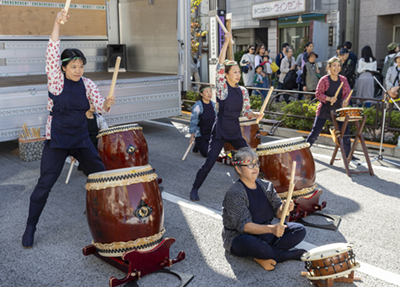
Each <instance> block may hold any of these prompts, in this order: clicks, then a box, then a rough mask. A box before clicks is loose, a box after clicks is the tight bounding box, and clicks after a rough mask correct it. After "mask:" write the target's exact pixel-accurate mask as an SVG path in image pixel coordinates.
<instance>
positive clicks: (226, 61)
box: [225, 60, 238, 66]
mask: <svg viewBox="0 0 400 287" xmlns="http://www.w3.org/2000/svg"><path fill="white" fill-rule="evenodd" d="M237 64H238V63H237V62H236V61H232V60H225V66H235V65H237Z"/></svg>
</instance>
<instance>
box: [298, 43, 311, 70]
mask: <svg viewBox="0 0 400 287" xmlns="http://www.w3.org/2000/svg"><path fill="white" fill-rule="evenodd" d="M304 50H305V51H304V53H303V60H302V63H301V68H304V64H305V63H306V62H307V61H308V54H309V53H311V52H312V51H314V44H313V42H308V43H307V44H306V45H305V46H304Z"/></svg>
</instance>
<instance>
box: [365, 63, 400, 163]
mask: <svg viewBox="0 0 400 287" xmlns="http://www.w3.org/2000/svg"><path fill="white" fill-rule="evenodd" d="M365 71H366V72H370V73H371V74H372V77H373V78H374V80H375V81H376V82H377V83H378V85H379V86H380V87H381V88H382V90H383V91H384V101H385V103H384V107H383V119H382V128H381V143H380V146H379V154H378V155H377V156H376V157H375V158H374V159H373V160H371V162H373V161H376V160H383V161H386V162H388V163H391V164H393V165H397V166H400V164H399V163H396V162H393V161H391V160H388V159H385V158H383V155H382V145H383V138H384V135H385V122H386V110H387V109H388V106H389V101H390V100H392V97H391V96H389V93H388V91H387V90H386V89H385V88H384V87H383V86H382V84H381V83H380V82H379V80H378V79H377V78H376V77H375V74H377V72H376V71H370V70H365ZM392 102H393V104H394V105H395V106H396V108H397V109H398V110H399V111H400V107H399V106H398V104H397V103H396V102H395V101H394V100H392ZM363 163H364V162H363ZM363 163H359V164H358V165H361V164H363Z"/></svg>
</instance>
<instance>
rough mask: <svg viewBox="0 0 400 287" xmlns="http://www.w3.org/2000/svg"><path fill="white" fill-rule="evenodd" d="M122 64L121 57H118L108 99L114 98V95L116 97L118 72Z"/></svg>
mask: <svg viewBox="0 0 400 287" xmlns="http://www.w3.org/2000/svg"><path fill="white" fill-rule="evenodd" d="M120 64H121V57H117V60H116V61H115V68H114V74H113V77H112V81H111V88H110V93H109V94H108V97H107V99H108V98H110V97H112V95H114V89H115V84H116V83H117V77H118V71H119V65H120Z"/></svg>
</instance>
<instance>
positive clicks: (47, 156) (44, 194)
mask: <svg viewBox="0 0 400 287" xmlns="http://www.w3.org/2000/svg"><path fill="white" fill-rule="evenodd" d="M69 155H72V156H73V157H75V158H76V159H77V160H78V161H79V162H80V163H81V165H82V170H84V171H86V172H87V173H88V174H90V173H95V172H100V171H104V170H105V167H104V165H103V163H102V161H101V159H100V157H99V155H98V153H97V151H96V149H95V147H94V146H93V145H91V146H90V147H88V148H73V149H62V148H51V147H50V141H49V140H48V141H46V143H45V145H44V148H43V155H42V160H41V163H40V177H39V180H38V183H37V185H36V187H35V189H34V190H33V192H32V195H31V197H30V204H29V216H28V222H27V225H31V226H36V224H37V223H38V221H39V217H40V214H41V213H42V211H43V208H44V206H45V205H46V202H47V198H48V196H49V193H50V191H51V188H52V187H53V185H54V184H55V183H56V181H57V179H58V177H59V176H60V174H61V171H62V169H63V167H64V163H65V159H66V158H67V157H68V156H69Z"/></svg>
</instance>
